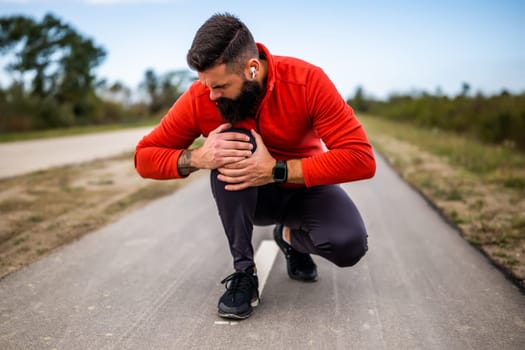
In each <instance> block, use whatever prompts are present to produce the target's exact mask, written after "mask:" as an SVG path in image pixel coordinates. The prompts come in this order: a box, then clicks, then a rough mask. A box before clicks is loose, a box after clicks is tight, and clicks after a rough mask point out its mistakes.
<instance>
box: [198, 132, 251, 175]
mask: <svg viewBox="0 0 525 350" xmlns="http://www.w3.org/2000/svg"><path fill="white" fill-rule="evenodd" d="M231 126H232V125H231V124H230V123H226V124H222V125H220V126H219V127H218V128H217V129H215V130H213V131H212V132H210V134H209V135H208V137H207V138H206V140H205V141H204V144H203V145H202V146H201V147H199V148H197V149H195V150H193V151H192V154H191V159H192V166H194V167H196V168H199V169H217V168H220V167H223V166H225V165H227V164H231V163H236V162H239V161H242V160H243V159H246V158H248V157H250V156H251V155H252V151H251V149H252V148H253V146H252V144H251V143H250V142H249V141H250V138H249V137H248V136H247V135H244V134H242V133H238V132H223V131H224V130H227V129H229V128H231Z"/></svg>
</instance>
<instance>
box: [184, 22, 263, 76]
mask: <svg viewBox="0 0 525 350" xmlns="http://www.w3.org/2000/svg"><path fill="white" fill-rule="evenodd" d="M252 57H258V50H257V45H256V44H255V40H254V39H253V36H252V33H250V30H249V29H248V27H246V25H245V24H244V23H243V22H241V20H240V19H239V18H237V17H235V16H234V15H231V14H229V13H224V14H221V13H218V14H215V15H213V16H212V17H210V18H209V19H208V20H207V21H206V22H204V24H203V25H202V26H201V27H200V28H199V30H198V31H197V33H196V34H195V37H194V38H193V43H192V44H191V48H190V49H189V51H188V54H187V56H186V60H187V61H188V65H189V66H190V68H191V69H194V70H196V71H198V72H202V71H205V70H206V69H208V68H211V67H214V66H216V65H219V64H223V63H224V64H226V66H227V68H228V69H229V70H231V71H241V70H242V68H243V64H244V62H245V61H246V60H247V59H250V58H252Z"/></svg>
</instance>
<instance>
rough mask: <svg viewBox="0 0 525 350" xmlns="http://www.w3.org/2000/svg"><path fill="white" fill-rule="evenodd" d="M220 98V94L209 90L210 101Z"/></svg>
mask: <svg viewBox="0 0 525 350" xmlns="http://www.w3.org/2000/svg"><path fill="white" fill-rule="evenodd" d="M221 96H222V93H221V92H219V91H216V90H214V89H210V100H212V101H216V100H217V99H219V98H220V97H221Z"/></svg>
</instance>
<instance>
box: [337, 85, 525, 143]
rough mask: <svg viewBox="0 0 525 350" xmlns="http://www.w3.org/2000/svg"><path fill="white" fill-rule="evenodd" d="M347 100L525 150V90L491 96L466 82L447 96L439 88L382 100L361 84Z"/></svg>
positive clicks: (371, 109) (364, 108)
mask: <svg viewBox="0 0 525 350" xmlns="http://www.w3.org/2000/svg"><path fill="white" fill-rule="evenodd" d="M347 102H348V103H349V104H350V105H351V106H352V107H353V108H354V109H355V110H356V111H358V112H362V113H367V114H371V115H377V116H381V117H385V118H389V119H392V120H396V121H400V122H411V123H414V124H416V125H418V126H421V127H427V128H438V129H442V130H448V131H453V132H456V133H460V134H465V135H468V136H470V137H474V138H476V139H478V140H480V141H482V142H485V143H493V144H505V145H507V146H511V147H515V148H517V149H520V150H525V93H520V94H511V93H509V92H508V91H505V90H503V91H501V93H499V94H495V95H492V96H484V95H483V94H482V93H479V92H478V93H477V94H474V95H472V94H470V86H469V84H468V83H463V85H462V89H461V92H460V93H459V94H458V95H457V96H452V97H451V96H446V95H443V94H442V93H440V92H439V90H438V91H437V92H436V93H435V94H430V93H428V92H425V91H421V92H416V93H410V94H393V95H391V96H389V97H388V99H386V100H379V99H375V98H371V97H368V96H366V94H365V92H364V89H363V88H362V87H358V88H357V89H356V92H355V95H354V96H353V97H351V98H349V99H348V101H347Z"/></svg>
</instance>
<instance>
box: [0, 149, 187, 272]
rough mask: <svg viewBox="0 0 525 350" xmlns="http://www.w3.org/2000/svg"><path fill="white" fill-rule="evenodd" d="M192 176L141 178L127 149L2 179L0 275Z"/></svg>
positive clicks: (177, 186) (23, 264) (0, 201)
mask: <svg viewBox="0 0 525 350" xmlns="http://www.w3.org/2000/svg"><path fill="white" fill-rule="evenodd" d="M194 176H195V175H194ZM190 178H191V177H190ZM190 178H188V179H185V180H177V181H155V180H146V179H142V178H141V177H140V176H139V175H137V173H136V171H135V169H134V166H133V155H132V154H125V155H121V156H118V157H114V158H110V159H103V160H97V161H93V162H89V163H84V164H79V165H74V166H66V167H60V168H54V169H51V170H46V171H40V172H36V173H32V174H28V175H24V176H19V177H15V178H11V179H5V180H1V181H0V212H1V213H2V216H1V225H0V278H1V277H3V276H5V275H6V274H8V273H10V272H13V271H15V270H17V269H19V268H20V267H22V266H25V265H27V264H29V263H31V262H34V261H36V260H37V259H39V258H41V257H42V256H45V255H47V254H48V253H49V252H50V251H52V250H53V249H55V248H57V247H60V246H62V245H64V244H66V243H69V242H71V241H73V240H75V239H78V238H79V237H81V236H82V235H84V234H86V233H88V232H91V231H93V230H95V229H97V228H100V227H102V226H104V225H106V224H108V223H110V222H111V221H114V220H116V219H117V218H119V217H121V216H122V215H124V214H125V213H127V212H129V211H130V210H133V209H136V208H138V207H140V206H142V205H145V204H146V203H147V202H149V201H150V200H152V199H156V198H159V197H161V196H164V195H167V194H169V193H172V192H173V191H175V190H177V188H179V187H181V186H183V185H184V184H185V183H186V182H188V181H191V180H190Z"/></svg>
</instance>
